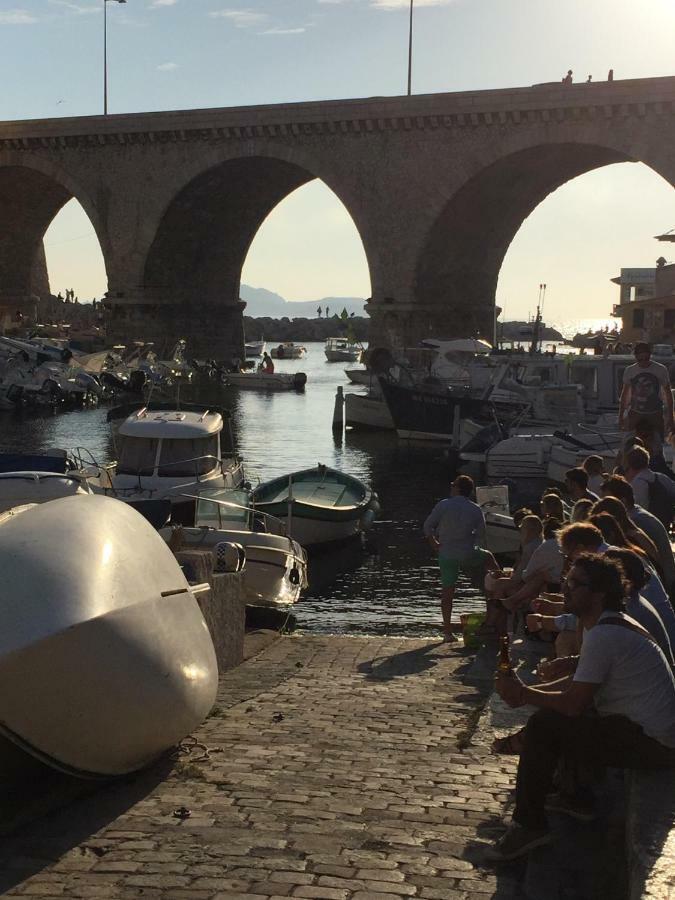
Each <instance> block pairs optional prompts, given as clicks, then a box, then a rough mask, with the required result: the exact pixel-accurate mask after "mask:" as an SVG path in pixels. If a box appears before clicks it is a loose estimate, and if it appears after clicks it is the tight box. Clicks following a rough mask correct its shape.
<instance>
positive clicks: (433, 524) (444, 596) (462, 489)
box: [423, 475, 499, 642]
mask: <svg viewBox="0 0 675 900" xmlns="http://www.w3.org/2000/svg"><path fill="white" fill-rule="evenodd" d="M473 491H474V483H473V479H472V478H470V477H469V476H468V475H458V476H457V477H456V478H455V479H454V481H453V482H452V484H451V487H450V496H449V497H447V498H446V499H445V500H441V501H440V502H439V503H437V504H436V506H435V507H434V508H433V509H432V511H431V513H430V514H429V515H428V517H427V519H426V521H425V522H424V526H423V530H424V534H425V536H426V538H427V540H428V541H429V543H430V545H431V547H432V548H433V549H434V550H436V551H437V552H438V565H439V568H440V570H441V615H442V617H443V640H444V641H446V642H451V641H454V640H455V637H454V635H453V633H452V603H453V600H454V596H455V585H456V584H457V579H458V578H459V573H460V570H462V569H466V570H468V571H470V572H474V573H477V572H479V571H480V573H481V574H483V573H484V572H485V570H486V569H498V568H499V565H498V563H497V560H496V559H495V558H494V556H493V555H492V553H490V551H489V550H485V549H484V544H485V516H484V515H483V510H482V509H481V508H480V506H478V504H477V503H474V502H473V501H472V500H471V496H472V494H473Z"/></svg>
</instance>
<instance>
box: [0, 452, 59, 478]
mask: <svg viewBox="0 0 675 900" xmlns="http://www.w3.org/2000/svg"><path fill="white" fill-rule="evenodd" d="M68 469H69V466H68V460H67V459H66V457H65V456H32V455H24V454H22V453H0V472H3V473H4V472H55V473H57V474H59V475H65V473H66V472H67V471H68Z"/></svg>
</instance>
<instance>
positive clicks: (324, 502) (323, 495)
mask: <svg viewBox="0 0 675 900" xmlns="http://www.w3.org/2000/svg"><path fill="white" fill-rule="evenodd" d="M345 490H346V488H345V485H343V484H335V483H327V484H316V483H312V482H308V483H307V484H302V483H301V482H299V483H297V484H294V485H293V498H294V499H295V500H302V501H303V502H304V503H310V504H313V505H315V506H339V505H340V501H341V500H342V498H343V496H344V493H345ZM280 500H288V485H286V487H284V489H283V490H282V491H280V492H279V493H278V494H277V496H276V497H274V502H275V503H278V502H279V501H280Z"/></svg>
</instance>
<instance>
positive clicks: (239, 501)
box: [195, 489, 251, 529]
mask: <svg viewBox="0 0 675 900" xmlns="http://www.w3.org/2000/svg"><path fill="white" fill-rule="evenodd" d="M201 496H202V498H203V499H200V500H198V501H197V510H196V513H195V525H197V526H199V525H208V526H210V527H211V528H223V529H242V528H243V529H248V527H249V519H250V515H251V513H250V510H249V509H248V507H250V505H251V501H250V499H249V496H248V493H247V492H246V491H235V490H231V489H226V490H221V491H209V492H208V494H206V493H202V495H201ZM213 500H218V501H220V502H219V503H213V502H212V501H213ZM229 503H231V504H232V506H227V505H225V504H229ZM242 507H244V508H242Z"/></svg>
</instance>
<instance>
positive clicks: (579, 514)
mask: <svg viewBox="0 0 675 900" xmlns="http://www.w3.org/2000/svg"><path fill="white" fill-rule="evenodd" d="M592 508H593V501H592V500H588V499H587V498H586V497H582V499H581V500H577V502H576V503H575V504H574V506H573V507H572V515H571V516H570V522H585V521H586V520H587V519H588V517H589V516H590V514H591V509H592Z"/></svg>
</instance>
